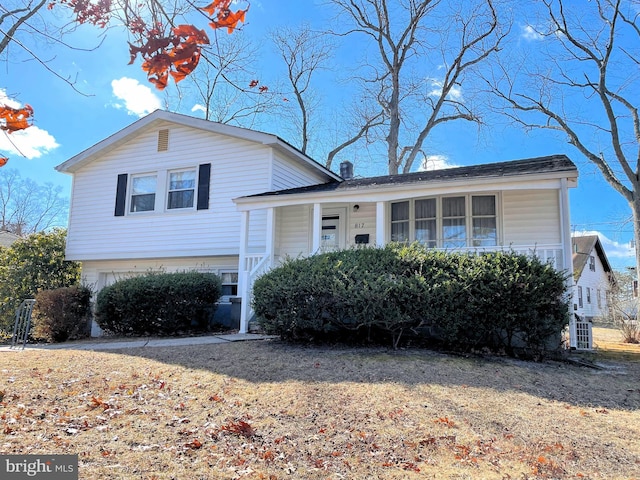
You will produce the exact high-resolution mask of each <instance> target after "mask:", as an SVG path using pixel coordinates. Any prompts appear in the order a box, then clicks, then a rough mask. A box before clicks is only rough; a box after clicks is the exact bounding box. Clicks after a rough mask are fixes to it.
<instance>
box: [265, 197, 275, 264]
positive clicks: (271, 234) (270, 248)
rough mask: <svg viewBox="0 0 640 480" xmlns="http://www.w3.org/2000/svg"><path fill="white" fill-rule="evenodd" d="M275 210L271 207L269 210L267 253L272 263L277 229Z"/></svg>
mask: <svg viewBox="0 0 640 480" xmlns="http://www.w3.org/2000/svg"><path fill="white" fill-rule="evenodd" d="M275 219H276V214H275V208H273V207H271V208H268V209H267V239H266V248H265V251H266V253H267V255H268V256H269V258H270V259H271V262H273V258H274V256H275V240H276V227H275Z"/></svg>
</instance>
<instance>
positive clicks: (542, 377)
mask: <svg viewBox="0 0 640 480" xmlns="http://www.w3.org/2000/svg"><path fill="white" fill-rule="evenodd" d="M633 348H634V347H631V351H630V353H629V352H627V353H628V355H627V356H626V357H624V358H618V357H615V356H608V357H606V359H605V360H603V365H604V366H605V367H606V368H605V369H604V370H595V369H591V368H585V367H580V366H577V365H571V364H566V363H559V362H546V363H540V364H536V363H527V362H519V361H514V360H508V359H500V358H498V359H481V358H464V357H458V356H448V355H444V354H439V353H434V352H429V351H426V350H408V351H401V352H392V351H388V350H385V349H350V348H328V347H309V348H306V347H297V346H289V345H285V344H282V343H280V342H279V341H258V342H238V343H229V344H216V345H206V346H193V347H172V348H132V349H127V350H122V351H118V352H114V351H111V352H109V353H106V352H92V351H81V350H33V349H32V350H29V349H28V350H26V351H12V352H2V353H0V359H1V363H0V370H2V377H1V379H0V396H2V398H1V399H0V453H2V454H78V455H79V462H80V465H79V474H80V478H82V479H189V480H191V479H227V478H229V479H231V478H243V479H377V478H382V479H411V478H421V479H422V478H426V479H428V478H436V479H474V480H475V479H501V480H502V479H565V478H571V479H578V478H580V479H607V480H611V479H639V478H640V473H639V472H640V347H637V353H636V352H635V351H634V350H633ZM593 358H595V359H596V360H598V358H599V357H598V354H596V355H595V356H594V357H593ZM603 358H604V357H603Z"/></svg>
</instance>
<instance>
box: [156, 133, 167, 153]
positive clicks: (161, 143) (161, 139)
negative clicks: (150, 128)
mask: <svg viewBox="0 0 640 480" xmlns="http://www.w3.org/2000/svg"><path fill="white" fill-rule="evenodd" d="M167 150H169V129H168V128H165V129H163V130H159V131H158V151H159V152H166V151H167Z"/></svg>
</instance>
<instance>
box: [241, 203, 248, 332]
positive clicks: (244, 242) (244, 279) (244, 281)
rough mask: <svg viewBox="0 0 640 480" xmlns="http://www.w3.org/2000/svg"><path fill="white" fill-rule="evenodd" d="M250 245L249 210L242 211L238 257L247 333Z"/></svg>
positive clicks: (243, 318)
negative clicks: (248, 258) (248, 256)
mask: <svg viewBox="0 0 640 480" xmlns="http://www.w3.org/2000/svg"><path fill="white" fill-rule="evenodd" d="M248 247H249V212H248V211H247V212H242V216H241V218H240V254H239V258H238V291H239V292H240V297H241V298H242V302H241V303H240V333H247V330H248V327H249V318H247V317H248V315H249V304H248V302H249V288H248V287H249V273H250V272H249V271H248V270H247V249H248Z"/></svg>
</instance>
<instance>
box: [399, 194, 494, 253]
mask: <svg viewBox="0 0 640 480" xmlns="http://www.w3.org/2000/svg"><path fill="white" fill-rule="evenodd" d="M456 197H464V199H465V204H464V205H465V217H464V218H465V223H464V224H465V246H464V247H445V246H444V238H443V211H442V199H444V198H456ZM473 197H493V198H494V201H495V216H493V218H495V222H496V238H495V244H494V245H473V242H474V240H475V238H474V237H473V219H474V218H488V216H485V215H476V216H475V217H474V215H473V210H472V207H473V203H472V202H473V200H472V199H473ZM429 199H435V200H436V245H435V246H434V247H430V248H439V249H451V250H455V249H457V248H458V249H468V248H471V249H473V248H478V249H482V248H485V247H487V248H491V247H497V246H500V245H501V244H502V228H501V226H502V219H501V217H502V215H501V212H502V210H501V205H502V201H501V196H500V192H495V191H489V192H473V193H465V194H444V195H431V196H425V197H416V198H408V199H407V198H405V199H397V200H392V201H389V202H388V213H387V214H388V221H387V228H388V229H389V237H388V238H389V239H390V240H391V241H394V240H393V239H392V227H391V226H392V225H393V224H396V223H403V222H409V238H408V239H407V240H406V241H408V242H414V241H416V221H418V219H416V207H415V202H417V201H420V200H429ZM404 202H408V203H409V218H408V220H393V215H392V211H393V204H399V203H404Z"/></svg>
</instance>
